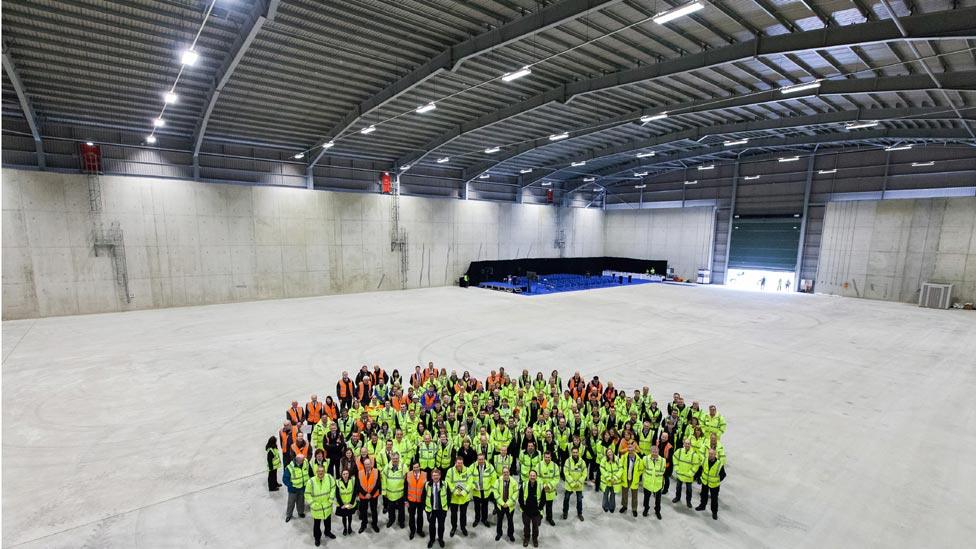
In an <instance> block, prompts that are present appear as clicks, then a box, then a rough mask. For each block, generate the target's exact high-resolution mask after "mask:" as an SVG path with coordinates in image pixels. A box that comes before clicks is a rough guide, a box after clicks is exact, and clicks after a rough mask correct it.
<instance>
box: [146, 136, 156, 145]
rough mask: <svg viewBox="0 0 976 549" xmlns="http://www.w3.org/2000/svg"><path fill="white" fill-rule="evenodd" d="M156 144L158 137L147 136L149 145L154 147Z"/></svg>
mask: <svg viewBox="0 0 976 549" xmlns="http://www.w3.org/2000/svg"><path fill="white" fill-rule="evenodd" d="M155 142H156V136H155V135H147V136H146V143H149V144H150V145H152V144H153V143H155Z"/></svg>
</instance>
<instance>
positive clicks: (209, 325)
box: [2, 285, 976, 548]
mask: <svg viewBox="0 0 976 549" xmlns="http://www.w3.org/2000/svg"><path fill="white" fill-rule="evenodd" d="M974 352H976V313H971V312H963V311H933V310H925V309H919V308H917V307H913V306H910V305H902V304H895V303H885V302H878V301H867V300H857V299H847V298H837V297H824V296H808V295H761V294H756V293H740V292H734V291H729V290H723V289H721V288H697V287H690V288H682V287H675V286H663V285H643V286H636V287H630V288H612V289H605V290H592V291H587V292H572V293H564V294H556V295H550V296H540V297H531V298H529V297H520V296H514V295H508V294H502V293H496V292H489V291H484V290H477V289H469V290H462V289H458V288H437V289H427V290H410V291H404V292H385V293H367V294H358V295H344V296H334V297H325V298H309V299H298V300H283V301H265V302H254V303H241V304H232V305H214V306H206V307H196V308H182V309H166V310H157V311H140V312H130V313H121V314H105V315H92V316H77V317H63V318H47V319H43V320H36V321H13V322H5V323H3V427H4V432H3V435H4V436H3V538H2V540H3V545H4V546H22V547H43V548H51V547H79V546H86V547H191V546H193V547H197V546H203V545H208V546H215V547H226V546H238V547H285V546H287V547H306V546H311V544H312V537H311V522H310V520H308V519H306V520H304V521H300V520H296V521H292V522H291V523H289V524H287V525H286V524H285V523H284V522H283V515H284V506H285V504H284V498H285V494H284V492H280V493H275V494H273V495H269V493H268V492H267V491H266V485H265V479H264V476H265V474H264V469H263V457H264V454H263V449H262V448H263V445H264V442H265V441H266V440H267V437H268V436H270V435H271V434H272V433H274V431H275V429H276V427H278V426H279V425H280V421H281V418H282V415H283V413H284V410H285V408H286V407H287V405H288V402H289V401H290V400H292V399H293V398H294V399H299V400H301V401H303V402H304V400H305V399H306V398H307V396H308V395H309V393H311V392H317V393H318V394H319V395H323V394H325V393H327V392H330V390H331V389H330V387H331V388H334V386H335V385H334V382H335V379H336V376H337V374H338V372H339V371H340V370H342V369H349V370H353V369H355V368H356V367H357V366H358V365H359V364H361V363H362V362H364V361H368V362H369V363H376V362H378V363H380V364H382V365H383V366H385V367H386V368H387V369H388V370H392V369H393V368H396V367H399V368H400V369H401V372H402V371H405V370H407V369H409V368H411V367H412V366H413V365H414V364H415V363H417V362H418V361H426V360H433V361H434V362H435V364H437V365H439V366H445V367H447V368H449V369H450V368H458V369H459V370H460V369H465V368H466V369H469V370H471V371H472V372H473V373H475V374H477V375H484V374H485V373H486V372H487V370H488V369H489V368H494V367H497V366H505V367H506V368H507V369H509V370H510V371H517V370H521V369H522V368H523V367H526V368H530V369H531V370H532V371H533V372H534V371H536V370H539V369H541V370H544V371H546V372H548V371H550V370H552V369H553V368H559V369H561V370H562V371H564V372H566V373H567V374H566V375H569V373H571V371H572V370H574V369H577V368H578V369H580V370H582V371H583V372H584V373H585V374H586V375H592V374H595V373H598V374H600V375H601V377H607V378H612V379H613V380H615V381H616V384H617V386H618V387H625V388H633V387H635V386H638V385H643V384H645V383H646V384H649V385H650V386H651V388H652V392H653V394H654V395H655V396H656V397H657V398H658V400H659V401H661V402H662V403H663V402H664V401H666V400H667V399H668V395H670V394H671V393H672V392H673V391H681V392H683V393H685V394H686V395H688V396H689V397H691V398H694V399H700V400H701V401H702V404H703V405H707V404H710V403H716V404H717V405H718V407H719V410H720V411H721V412H722V413H724V414H725V416H726V418H727V419H728V423H729V431H728V435H727V436H726V438H725V439H724V442H725V445H726V447H727V449H728V453H729V467H728V470H729V477H728V478H727V479H726V482H725V483H724V484H723V486H722V493H721V502H722V509H721V514H720V520H719V521H718V522H714V521H712V520H710V519H709V518H707V517H706V516H705V515H704V513H693V512H689V511H688V510H686V509H685V508H684V507H678V506H672V504H670V502H668V503H667V504H666V505H665V506H664V510H663V514H664V520H663V521H657V520H653V518H652V519H643V518H639V519H633V518H632V517H630V516H626V517H622V516H620V515H616V516H612V517H610V516H607V515H604V514H603V513H602V512H600V510H599V503H598V500H597V498H596V496H595V495H593V494H592V493H591V495H589V496H588V498H587V500H586V510H585V512H586V519H587V520H586V522H585V523H579V522H577V521H568V522H567V523H565V524H559V526H558V527H557V528H555V529H552V528H548V527H545V528H544V529H543V535H542V543H543V546H547V547H555V546H557V545H558V546H564V545H569V544H576V543H580V542H582V543H584V544H587V543H592V544H594V545H596V544H601V543H602V544H604V545H611V544H612V545H618V544H630V543H633V541H634V540H637V539H644V540H647V541H649V542H650V543H655V544H657V543H663V544H665V545H664V546H667V547H749V548H755V547H776V548H781V547H818V548H820V547H909V546H911V547H918V546H925V547H949V546H962V545H968V542H966V541H965V540H972V539H973V538H974V537H976V521H973V520H972V519H971V511H972V509H973V505H974V503H976V502H974V497H973V495H972V486H973V485H976V472H974V471H976V468H974V467H972V459H971V456H972V454H973V453H974V451H976V435H974V432H976V431H974V429H973V425H976V406H973V405H972V401H971V399H972V395H973V394H976V359H974ZM696 497H697V493H696ZM637 536H640V538H638V537H637ZM354 539H355V540H362V539H363V538H354ZM366 539H369V540H370V541H373V542H375V544H377V545H386V546H393V545H394V544H397V543H400V542H403V541H405V540H406V534H405V533H400V532H396V533H388V532H386V531H382V532H381V533H380V534H377V535H372V536H369V537H368V538H366ZM460 539H461V538H456V539H455V540H452V541H451V542H450V545H449V546H453V547H475V546H477V545H479V544H483V543H484V542H486V541H493V540H494V536H493V532H492V533H491V535H490V534H489V533H488V532H487V531H485V530H480V529H479V530H477V533H476V534H475V535H474V536H473V537H471V538H468V539H466V540H463V541H460ZM328 545H329V546H337V547H338V546H346V547H353V546H355V545H356V544H355V543H354V540H353V539H350V540H345V541H342V540H340V541H337V542H329V543H328ZM411 546H416V547H421V546H422V545H421V544H420V542H417V541H415V542H414V543H413V544H412V545H411Z"/></svg>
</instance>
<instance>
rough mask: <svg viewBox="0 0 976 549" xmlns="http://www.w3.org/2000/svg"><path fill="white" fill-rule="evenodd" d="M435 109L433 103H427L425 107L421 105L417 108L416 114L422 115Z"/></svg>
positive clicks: (435, 106)
mask: <svg viewBox="0 0 976 549" xmlns="http://www.w3.org/2000/svg"><path fill="white" fill-rule="evenodd" d="M436 108H437V105H436V104H434V102H433V101H431V102H430V103H427V104H426V105H421V106H419V107H417V114H424V113H425V112H430V111H432V110H434V109H436Z"/></svg>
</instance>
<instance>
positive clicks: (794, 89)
mask: <svg viewBox="0 0 976 549" xmlns="http://www.w3.org/2000/svg"><path fill="white" fill-rule="evenodd" d="M819 87H820V81H819V80H814V81H813V82H806V83H803V84H796V85H793V86H783V87H782V88H780V90H779V91H780V93H782V94H783V95H788V94H791V93H798V92H801V91H806V90H814V89H817V88H819Z"/></svg>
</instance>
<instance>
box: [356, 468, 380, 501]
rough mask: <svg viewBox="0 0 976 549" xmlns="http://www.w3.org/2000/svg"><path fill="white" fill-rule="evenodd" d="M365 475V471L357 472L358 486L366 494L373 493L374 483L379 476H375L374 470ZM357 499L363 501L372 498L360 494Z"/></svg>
mask: <svg viewBox="0 0 976 549" xmlns="http://www.w3.org/2000/svg"><path fill="white" fill-rule="evenodd" d="M365 473H366V471H365V470H364V469H360V470H359V485H360V486H362V488H363V492H365V493H366V494H371V493H373V490H375V489H376V481H377V479H378V478H379V474H377V472H376V469H371V470H370V472H369V475H368V476H367V475H366V474H365ZM359 499H361V500H363V499H373V498H372V497H370V496H366V495H363V494H360V495H359Z"/></svg>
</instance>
